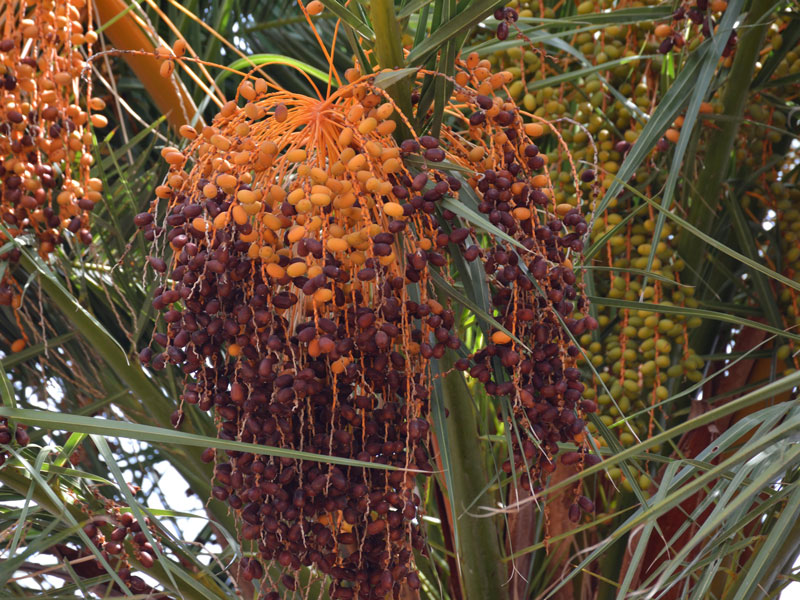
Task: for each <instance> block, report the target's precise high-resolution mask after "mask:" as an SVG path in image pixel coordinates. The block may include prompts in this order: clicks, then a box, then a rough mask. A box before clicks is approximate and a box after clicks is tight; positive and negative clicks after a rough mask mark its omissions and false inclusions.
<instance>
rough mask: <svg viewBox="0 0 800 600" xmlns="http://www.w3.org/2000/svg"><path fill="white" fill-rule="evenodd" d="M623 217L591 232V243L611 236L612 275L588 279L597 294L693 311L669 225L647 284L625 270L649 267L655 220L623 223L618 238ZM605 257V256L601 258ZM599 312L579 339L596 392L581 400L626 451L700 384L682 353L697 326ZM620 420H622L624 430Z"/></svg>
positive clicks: (698, 370) (623, 311)
mask: <svg viewBox="0 0 800 600" xmlns="http://www.w3.org/2000/svg"><path fill="white" fill-rule="evenodd" d="M622 214H623V211H619V212H611V213H609V214H608V216H607V219H605V220H598V221H596V222H595V225H594V227H593V229H592V233H591V236H592V241H595V240H597V239H599V238H600V237H602V236H604V235H606V234H607V233H608V232H612V233H613V235H612V236H611V237H610V238H609V239H608V242H607V244H608V246H607V249H608V251H609V252H610V254H611V260H612V264H611V265H609V266H610V267H612V269H611V270H610V271H597V273H603V276H595V277H594V279H593V283H594V285H595V286H596V289H595V293H596V294H597V295H599V296H604V297H606V298H613V299H617V300H626V301H629V302H638V301H639V300H641V301H643V302H644V303H646V304H658V305H660V306H663V307H671V306H683V307H688V308H695V307H697V305H698V302H697V300H695V298H694V288H692V287H687V286H681V285H680V280H679V277H680V276H679V273H680V272H681V270H682V269H683V268H684V262H683V261H682V260H681V259H680V258H677V257H676V255H675V252H674V243H673V232H672V230H671V228H670V226H669V224H666V225H665V226H664V228H663V230H662V232H661V239H660V241H659V242H658V245H657V246H656V251H655V258H654V260H653V264H652V266H651V268H650V272H651V273H653V274H654V275H655V276H657V277H658V279H654V278H650V279H648V280H647V281H645V278H644V277H643V276H642V275H641V274H638V273H635V272H631V270H638V271H641V270H644V269H646V268H647V262H648V258H649V255H650V252H651V241H652V239H653V234H654V230H655V221H653V220H652V219H649V218H648V219H638V220H637V219H636V217H634V219H633V220H632V221H631V223H632V224H630V229H628V225H629V224H628V223H625V224H623V227H622V233H617V232H614V228H615V227H616V226H618V225H619V224H620V222H621V221H622V219H623V217H622ZM629 252H630V257H628V256H629ZM603 254H604V256H607V253H606V252H603ZM609 274H610V277H607V275H609ZM670 282H671V283H670ZM597 308H598V316H597V320H598V323H599V325H600V327H599V328H598V330H597V332H595V333H593V334H585V335H583V336H582V337H581V339H580V340H579V341H580V342H581V345H582V347H583V348H584V351H585V354H586V359H587V360H588V362H589V363H591V367H589V365H588V364H586V363H585V362H584V368H585V369H587V370H590V371H591V372H592V373H593V377H594V389H588V390H587V392H586V397H587V398H590V399H595V400H596V402H597V404H598V405H599V407H600V419H601V420H602V421H603V422H604V423H605V425H606V426H607V427H616V428H617V431H619V441H620V442H621V443H622V445H623V446H628V445H631V444H634V443H635V442H636V441H637V438H639V439H643V438H646V437H647V436H648V433H649V431H650V428H651V420H658V419H659V414H660V410H661V409H660V408H659V407H658V405H659V404H660V403H662V402H663V401H665V400H666V399H667V398H668V397H670V395H672V394H674V393H675V392H676V391H677V390H678V389H680V387H681V386H682V385H683V384H685V383H687V382H693V383H696V382H698V381H700V380H702V378H703V374H702V370H703V366H704V362H703V359H702V358H700V357H699V356H698V355H697V354H695V352H694V351H693V350H692V349H691V347H688V346H687V340H688V334H689V332H690V331H691V330H692V329H694V328H695V327H698V326H699V325H700V323H701V320H700V319H699V318H698V317H686V316H685V315H679V314H668V313H667V314H665V313H661V312H658V311H652V310H636V309H632V308H617V309H611V308H609V307H602V306H598V307H597ZM623 418H626V421H625V422H624V423H622V422H621V419H623ZM590 431H592V426H590Z"/></svg>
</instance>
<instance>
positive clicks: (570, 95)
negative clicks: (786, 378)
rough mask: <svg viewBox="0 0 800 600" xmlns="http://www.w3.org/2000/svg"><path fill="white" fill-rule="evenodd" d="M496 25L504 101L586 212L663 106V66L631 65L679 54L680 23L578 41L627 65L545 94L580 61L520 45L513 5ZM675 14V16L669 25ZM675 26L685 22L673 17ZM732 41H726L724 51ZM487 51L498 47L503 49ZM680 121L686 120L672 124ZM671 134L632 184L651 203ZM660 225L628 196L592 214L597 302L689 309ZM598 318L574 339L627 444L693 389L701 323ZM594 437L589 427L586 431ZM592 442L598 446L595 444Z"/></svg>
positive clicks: (564, 190)
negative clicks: (529, 117)
mask: <svg viewBox="0 0 800 600" xmlns="http://www.w3.org/2000/svg"><path fill="white" fill-rule="evenodd" d="M512 5H514V6H516V7H518V8H521V12H520V13H519V14H520V15H522V16H525V17H531V16H533V15H534V14H537V15H539V14H541V16H542V17H545V18H555V17H556V16H557V15H556V13H555V12H554V11H553V10H552V9H550V8H545V9H544V12H542V11H541V10H540V7H538V6H535V5H533V4H531V5H530V6H528V5H521V4H519V3H512ZM723 8H724V7H721V5H720V4H719V3H715V7H714V9H713V10H714V11H717V12H719V11H720V10H722V9H723ZM603 9H604V5H603V4H602V3H593V2H584V3H581V4H580V5H579V6H578V7H577V12H578V14H588V13H592V12H595V11H598V10H603ZM692 14H693V15H694V12H693V13H692ZM714 14H715V15H716V13H714ZM495 17H496V18H497V19H499V25H498V28H497V32H496V35H497V38H498V39H499V40H501V41H502V40H504V39H505V40H506V43H505V45H501V46H500V47H501V48H502V49H501V50H498V51H496V52H495V53H494V54H492V55H490V56H489V57H488V58H489V61H490V62H491V63H493V67H492V69H493V70H497V69H499V68H504V69H505V70H507V71H508V72H511V73H512V75H513V77H514V79H513V81H512V82H511V84H510V85H509V88H508V90H509V94H510V96H511V97H512V98H515V99H517V100H520V101H521V103H522V105H523V106H524V107H525V108H526V109H527V110H529V111H531V112H533V114H534V115H535V116H536V117H539V118H541V119H548V120H549V122H550V124H549V128H548V130H547V132H548V133H549V135H547V136H546V137H545V138H544V139H543V140H542V142H541V146H542V152H544V153H546V156H547V158H548V160H549V164H551V165H553V166H554V168H553V169H552V170H551V179H552V184H553V185H554V186H556V187H557V191H556V192H555V197H556V200H557V202H559V203H564V204H565V205H567V206H575V207H582V208H584V210H591V206H592V205H591V202H592V201H593V200H595V199H596V197H597V195H598V193H602V192H603V190H604V189H607V188H608V187H609V186H610V185H611V184H612V182H613V181H614V176H615V174H616V173H617V172H618V171H619V168H620V165H621V164H622V162H623V161H624V159H625V156H626V155H627V154H628V152H630V149H631V147H632V145H633V144H634V143H635V142H636V140H637V139H638V137H639V134H640V132H641V130H642V128H643V126H644V123H645V122H646V121H645V119H644V118H643V117H644V114H645V113H650V114H652V111H654V110H655V108H656V106H657V103H658V89H659V81H660V68H661V60H662V59H661V58H660V57H655V58H651V59H649V60H643V59H636V58H633V57H635V56H636V55H637V54H639V53H642V54H655V53H661V54H664V53H666V52H670V51H679V49H680V48H681V47H682V46H683V44H684V41H683V38H682V37H681V35H682V34H681V33H679V28H678V26H677V25H675V27H673V26H672V25H667V24H663V23H662V24H660V25H658V26H656V27H655V28H653V27H652V26H645V24H635V25H619V26H616V25H615V26H611V27H606V28H604V29H602V30H597V31H586V32H581V33H578V34H576V35H575V37H574V39H573V43H574V46H575V47H577V48H578V49H579V50H580V51H581V52H582V53H583V55H584V56H585V57H586V59H587V60H588V61H589V62H590V63H592V64H593V65H598V66H599V65H602V64H605V63H607V62H610V61H616V60H618V59H622V58H625V57H628V58H630V60H629V61H627V62H626V63H624V64H617V63H614V64H611V65H610V66H609V68H608V69H607V70H605V71H601V72H600V73H590V74H588V75H586V76H585V77H584V78H579V79H574V80H569V81H565V82H563V83H560V84H559V85H558V86H550V85H545V84H544V83H542V82H544V81H545V80H547V79H548V78H550V77H553V76H558V75H560V74H562V73H566V72H569V71H570V70H573V69H576V68H581V67H583V66H584V64H583V63H581V62H580V61H578V60H576V59H575V58H574V57H570V56H563V55H559V56H558V57H556V56H551V55H548V54H546V52H545V50H546V47H545V46H541V47H540V46H537V45H534V44H529V43H528V44H526V43H524V42H525V41H526V38H525V36H524V35H523V34H522V33H521V32H520V30H519V28H518V26H517V20H518V19H517V12H516V10H514V8H511V7H507V8H505V9H501V10H499V11H498V12H497V13H496V14H495ZM678 17H680V15H678V16H677V17H676V19H678ZM680 22H681V21H680V19H678V21H676V23H680ZM681 31H683V30H681ZM692 32H694V33H692ZM684 33H686V35H689V36H690V38H687V39H691V40H694V38H695V37H697V36H699V35H700V34H699V33H698V32H697V31H695V30H694V29H692V28H691V27H689V29H688V30H687V31H684ZM667 39H669V40H670V47H669V48H666V47H665V43H664V42H665V40H667ZM731 39H732V40H735V38H733V37H732V38H731ZM520 42H523V43H520ZM734 43H735V41H734V42H731V47H733V44H734ZM493 46H494V47H498V44H494V45H493ZM505 46H508V47H507V48H505ZM673 46H674V47H675V50H673ZM643 47H644V50H642V48H643ZM612 88H616V89H617V90H618V92H619V94H622V95H623V96H627V97H629V101H628V102H623V101H622V100H621V99H620V98H619V97H618V95H617V96H615V95H613V94H612V92H611V89H612ZM701 110H702V112H704V113H706V112H713V110H714V107H713V105H712V104H711V103H703V107H702V108H701ZM680 122H681V119H679V120H678V121H677V123H676V125H679V124H680ZM556 133H557V134H559V137H560V139H558V138H557V137H556ZM678 135H679V128H675V129H671V130H669V131H668V132H667V135H666V137H665V138H664V139H663V140H662V141H661V142H659V144H658V146H657V148H656V150H655V152H654V153H653V154H652V155H651V157H650V159H649V161H648V163H649V167H648V166H643V167H642V168H641V169H640V170H639V171H638V172H637V173H636V175H635V176H634V178H633V180H632V181H631V183H632V184H633V185H635V186H637V187H638V188H640V189H642V190H643V193H645V194H646V195H647V196H648V197H649V196H652V194H651V193H650V192H651V190H652V189H657V187H658V186H659V185H661V184H663V180H664V179H665V178H666V172H667V171H666V169H664V168H661V167H660V166H658V165H659V164H660V163H661V162H663V161H664V160H666V154H665V152H664V151H665V150H667V149H668V148H669V143H670V142H671V141H672V142H674V141H677V137H678ZM562 141H563V142H562ZM573 161H583V162H585V163H589V164H591V165H597V167H598V168H597V169H596V170H595V169H586V170H584V171H583V172H582V173H581V178H580V179H579V180H575V179H574V178H573V177H570V174H569V170H568V169H566V168H564V167H566V166H567V165H569V164H571V162H573ZM559 167H561V168H559ZM631 213H634V214H633V215H631ZM623 219H625V222H624V223H623ZM655 224H656V221H655V217H654V215H653V214H652V211H651V212H648V211H644V210H642V208H641V207H640V206H638V201H637V200H636V199H635V198H626V197H622V198H614V199H612V200H611V202H610V204H609V207H608V209H607V211H606V212H605V213H604V214H603V215H597V216H596V220H595V221H594V224H593V227H592V231H591V240H592V242H595V241H597V240H598V239H600V238H601V237H602V236H604V235H605V234H608V235H609V236H610V237H608V238H607V241H606V243H605V244H604V247H603V248H602V249H601V250H600V251H599V252H598V253H597V254H596V255H595V256H594V257H593V259H594V261H595V262H596V264H597V266H600V267H601V268H602V269H603V270H597V271H594V272H593V273H591V274H590V275H589V276H590V277H592V279H593V285H594V288H595V289H594V291H595V293H596V294H597V295H598V296H603V297H609V298H614V299H622V300H627V301H631V302H635V301H638V300H639V299H640V298H642V299H643V300H644V301H645V302H648V303H660V304H665V305H675V306H687V307H695V306H697V301H696V300H695V299H694V297H693V296H694V289H693V288H691V287H686V286H681V284H680V275H679V274H680V271H681V270H682V269H683V267H684V263H683V261H682V260H681V259H680V257H679V256H677V254H676V240H675V236H674V232H673V231H672V228H671V227H670V226H669V224H666V226H665V227H664V228H663V229H662V231H661V237H660V239H659V240H658V241H654V240H653V235H654V231H655ZM653 244H655V246H656V247H655V256H654V259H653V263H652V264H651V265H650V271H651V272H652V273H653V274H654V275H655V276H656V278H654V277H649V278H648V277H645V275H644V274H643V273H642V271H644V270H647V268H648V261H649V257H650V253H651V250H652V248H653ZM609 268H610V269H609ZM669 282H674V283H669ZM595 314H596V316H597V321H598V324H599V326H600V328H599V329H598V330H597V331H595V332H594V333H592V332H584V333H582V335H581V336H579V338H580V343H581V346H582V348H583V350H584V352H585V354H586V357H587V358H588V359H589V360H590V361H591V366H592V367H593V369H592V371H593V372H596V373H597V375H594V374H593V375H592V380H593V381H592V385H591V386H589V389H587V390H586V392H585V394H584V397H585V398H587V399H590V400H593V401H595V402H597V404H598V406H599V410H600V411H601V419H602V420H603V422H604V423H605V424H606V425H607V426H612V425H613V424H614V423H617V424H618V425H617V427H618V428H617V429H616V431H617V432H618V436H619V440H620V442H621V443H622V444H623V445H624V446H628V445H631V444H633V443H635V442H636V441H638V440H641V439H644V438H646V437H647V436H648V435H649V434H650V433H652V431H653V428H654V426H655V421H656V419H658V418H660V415H661V411H659V410H658V409H657V407H658V405H659V403H661V402H663V401H664V400H666V399H667V398H668V397H669V396H670V395H671V394H672V393H674V392H675V391H676V390H677V389H678V387H679V386H680V385H682V384H683V383H684V382H696V381H699V380H700V379H701V378H702V375H701V372H702V368H703V365H704V363H703V361H702V359H701V358H700V357H699V356H697V354H696V353H695V352H694V351H693V349H692V348H691V347H690V345H689V337H688V335H689V332H690V330H691V329H692V328H694V327H697V326H698V325H699V324H700V319H698V318H686V317H684V316H683V315H664V314H660V313H658V312H655V311H648V310H631V309H629V308H611V307H607V306H602V305H598V306H597V307H596V309H595ZM579 360H580V364H581V366H582V368H583V369H584V370H589V366H588V365H587V364H586V363H585V361H584V359H583V357H580V359H579ZM634 413H637V416H636V417H635V418H632V419H628V420H627V422H625V423H622V425H621V426H620V425H619V424H620V423H621V419H622V418H624V417H626V416H629V415H632V414H634ZM589 430H590V431H592V432H595V431H596V429H595V428H594V426H593V425H590V427H589ZM598 443H600V444H603V443H604V441H603V440H602V439H598ZM616 474H618V470H613V471H612V475H616Z"/></svg>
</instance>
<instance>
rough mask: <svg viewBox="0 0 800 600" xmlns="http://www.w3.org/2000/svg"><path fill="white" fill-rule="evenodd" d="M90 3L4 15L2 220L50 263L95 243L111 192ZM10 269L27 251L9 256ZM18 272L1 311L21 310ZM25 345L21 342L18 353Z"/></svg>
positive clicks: (29, 5)
mask: <svg viewBox="0 0 800 600" xmlns="http://www.w3.org/2000/svg"><path fill="white" fill-rule="evenodd" d="M90 4H91V3H87V2H86V0H69V1H67V2H26V1H25V0H12V1H8V2H4V3H3V5H2V7H0V23H2V25H0V27H2V30H0V157H2V164H0V182H2V183H1V184H0V211H1V213H2V214H1V215H0V216H2V224H3V227H4V231H3V232H1V233H0V240H2V241H3V242H7V241H8V240H9V237H11V238H18V239H20V240H23V239H24V240H26V241H25V243H28V242H27V239H28V238H30V239H31V243H32V244H35V246H36V248H37V250H38V252H39V255H40V256H41V257H42V258H47V257H48V256H50V255H51V254H52V253H53V251H54V250H55V249H56V247H57V246H58V245H59V244H61V243H62V242H63V241H64V239H65V237H67V236H70V237H74V238H75V239H77V240H78V241H79V242H80V243H83V244H90V243H91V241H92V236H91V234H90V232H89V223H88V214H89V212H90V211H91V210H92V208H93V207H94V205H95V203H96V202H98V201H99V200H100V193H101V191H102V183H101V182H100V180H99V179H95V178H91V177H90V176H89V169H90V167H91V165H92V162H93V156H92V152H91V147H92V132H91V128H90V126H89V125H90V124H91V125H92V126H93V127H103V126H105V125H106V123H107V121H106V118H105V117H104V116H103V115H101V114H91V113H92V111H100V110H102V109H103V108H104V106H105V105H104V102H103V101H102V100H101V99H100V98H91V99H89V100H88V102H86V103H85V104H84V103H83V101H82V99H85V98H90V95H91V94H90V91H91V90H90V89H89V90H85V91H81V90H80V77H81V74H82V72H83V70H84V68H85V66H86V58H87V56H88V55H89V54H90V52H91V45H92V44H93V43H94V42H95V41H96V40H97V34H96V33H95V32H94V31H92V30H91V29H89V30H88V31H87V30H85V29H84V25H83V22H84V21H85V22H87V23H91V14H90V13H91V6H90ZM0 258H1V259H2V260H3V261H9V262H11V263H14V262H16V261H17V260H18V259H19V250H18V249H12V250H10V251H7V252H5V253H4V254H3V255H1V256H0ZM10 271H11V270H10V269H8V268H7V269H5V270H4V271H3V276H2V280H1V281H0V305H4V306H18V303H19V293H20V287H19V285H18V284H17V282H16V281H15V280H14V278H13V277H12V275H11V272H10ZM24 345H25V340H24V339H20V340H18V341H17V342H15V346H12V350H14V351H17V350H20V349H22V347H24Z"/></svg>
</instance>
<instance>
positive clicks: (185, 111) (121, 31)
mask: <svg viewBox="0 0 800 600" xmlns="http://www.w3.org/2000/svg"><path fill="white" fill-rule="evenodd" d="M96 7H97V18H98V19H99V21H100V23H101V24H103V23H107V22H108V21H110V20H111V19H113V18H114V17H115V16H116V15H118V14H119V13H121V12H123V11H124V10H125V9H126V8H127V4H126V3H125V2H124V1H123V0H97V4H96ZM104 33H105V34H106V36H107V37H108V39H109V40H110V41H111V43H112V44H113V45H114V46H115V47H116V48H118V49H120V50H142V51H144V52H148V53H149V52H154V51H155V46H154V45H153V42H152V41H151V40H150V38H149V37H148V36H147V35H146V34H145V32H144V31H143V30H142V29H141V28H140V27H139V26H138V25H137V24H136V21H135V19H134V18H133V16H132V15H131V13H130V12H129V13H128V14H126V15H125V16H123V17H121V18H120V19H118V20H117V21H115V22H114V23H112V24H111V25H109V26H108V27H106V29H105V30H104ZM123 57H124V58H125V61H126V62H127V63H128V66H130V68H131V69H132V70H133V72H134V74H135V75H136V77H137V78H138V79H139V81H141V82H142V85H143V86H144V88H145V89H146V90H147V93H148V94H150V97H151V98H152V99H153V101H154V102H155V104H156V106H157V107H158V110H159V111H161V113H162V114H164V115H166V116H167V122H168V123H169V124H170V127H172V128H173V129H174V130H176V131H177V130H178V129H179V128H180V126H181V125H185V124H188V123H189V122H190V121H191V120H192V118H193V117H194V116H195V114H196V112H197V107H196V106H195V104H194V102H193V101H192V98H191V96H190V95H189V92H188V91H187V90H186V88H185V87H184V86H183V85H182V84H181V83H180V82H179V81H177V80H176V81H174V82H173V83H174V85H165V82H164V78H163V77H161V75H160V74H159V67H160V61H159V60H157V59H156V58H155V56H146V55H141V54H138V53H137V54H133V53H132V54H124V55H123Z"/></svg>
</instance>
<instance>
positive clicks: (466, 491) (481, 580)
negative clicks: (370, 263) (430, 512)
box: [440, 352, 507, 599]
mask: <svg viewBox="0 0 800 600" xmlns="http://www.w3.org/2000/svg"><path fill="white" fill-rule="evenodd" d="M454 364H455V361H454V359H453V353H452V352H448V353H447V354H445V356H444V357H442V359H441V367H442V372H448V371H450V372H449V374H448V375H447V376H446V377H445V378H444V385H443V386H442V391H443V396H444V405H445V408H446V409H447V411H448V412H449V414H448V416H447V419H446V420H445V422H446V424H447V438H448V440H447V447H448V448H449V455H450V468H451V469H452V479H451V480H452V482H453V489H452V490H451V492H452V494H451V497H452V498H453V499H454V504H455V505H454V506H453V507H452V509H453V511H452V512H453V520H454V523H453V528H454V530H456V531H457V532H458V535H457V542H458V545H457V552H458V563H459V565H460V567H461V589H462V590H463V597H464V598H469V599H471V598H498V599H499V598H506V597H507V593H506V590H505V589H504V587H503V578H502V576H501V572H502V571H503V569H502V567H501V561H500V556H501V554H500V546H499V542H498V535H497V529H496V527H495V521H494V518H492V517H486V516H476V513H477V512H478V511H479V507H482V506H493V505H494V501H493V498H492V496H491V494H490V493H489V491H488V490H486V482H487V477H486V473H485V471H484V455H483V453H482V451H481V445H480V444H479V443H476V439H475V438H476V436H477V431H478V424H477V419H476V416H475V412H474V410H473V403H472V401H471V399H470V393H469V390H468V389H467V385H466V382H465V381H464V376H463V374H462V373H460V372H459V371H458V370H454V369H453V365H454ZM442 446H443V445H442V444H440V447H442Z"/></svg>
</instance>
